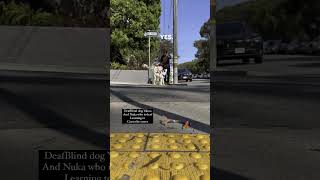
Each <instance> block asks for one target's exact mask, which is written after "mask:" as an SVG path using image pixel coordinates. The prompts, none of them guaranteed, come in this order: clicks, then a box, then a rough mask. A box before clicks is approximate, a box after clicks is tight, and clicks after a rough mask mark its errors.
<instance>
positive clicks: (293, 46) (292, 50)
mask: <svg viewBox="0 0 320 180" xmlns="http://www.w3.org/2000/svg"><path fill="white" fill-rule="evenodd" d="M298 48H299V43H298V41H292V42H290V43H289V44H288V46H287V54H296V53H297V51H298Z"/></svg>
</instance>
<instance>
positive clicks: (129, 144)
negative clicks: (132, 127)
mask: <svg viewBox="0 0 320 180" xmlns="http://www.w3.org/2000/svg"><path fill="white" fill-rule="evenodd" d="M147 136H148V134H146V133H112V134H111V135H110V145H111V146H110V150H111V151H143V150H144V146H145V144H146V141H147Z"/></svg>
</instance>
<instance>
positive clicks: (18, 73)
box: [0, 70, 107, 81]
mask: <svg viewBox="0 0 320 180" xmlns="http://www.w3.org/2000/svg"><path fill="white" fill-rule="evenodd" d="M0 79H1V80H10V81H12V80H41V79H46V80H48V79H49V80H58V79H60V80H63V79H65V80H67V79H73V80H104V81H106V80H107V73H77V72H48V71H23V70H0Z"/></svg>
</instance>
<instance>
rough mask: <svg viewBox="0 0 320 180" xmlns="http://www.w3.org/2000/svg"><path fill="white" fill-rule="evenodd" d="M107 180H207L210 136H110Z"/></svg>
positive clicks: (140, 134) (159, 134)
mask: <svg viewBox="0 0 320 180" xmlns="http://www.w3.org/2000/svg"><path fill="white" fill-rule="evenodd" d="M110 141H111V152H110V173H111V180H121V179H123V180H124V179H130V180H185V179H186V180H209V179H210V157H209V156H210V154H209V152H210V136H209V135H205V134H178V133H112V134H111V135H110Z"/></svg>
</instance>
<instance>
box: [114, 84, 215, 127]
mask: <svg viewBox="0 0 320 180" xmlns="http://www.w3.org/2000/svg"><path fill="white" fill-rule="evenodd" d="M182 83H183V82H182ZM110 103H111V104H110V108H111V109H110V129H111V131H112V132H176V133H178V132H181V133H183V132H184V133H188V132H191V133H192V132H199V133H210V111H209V110H210V82H209V80H197V81H193V82H191V83H188V86H165V87H158V86H141V85H111V89H110ZM122 109H153V111H154V118H153V120H154V122H153V124H145V125H143V124H122V114H121V113H122ZM164 116H165V117H166V118H168V119H171V120H179V121H182V122H184V121H186V120H189V121H190V122H191V128H189V129H182V124H181V123H171V124H168V126H164V125H162V124H161V123H160V121H161V120H163V119H164V118H165V117H164Z"/></svg>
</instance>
